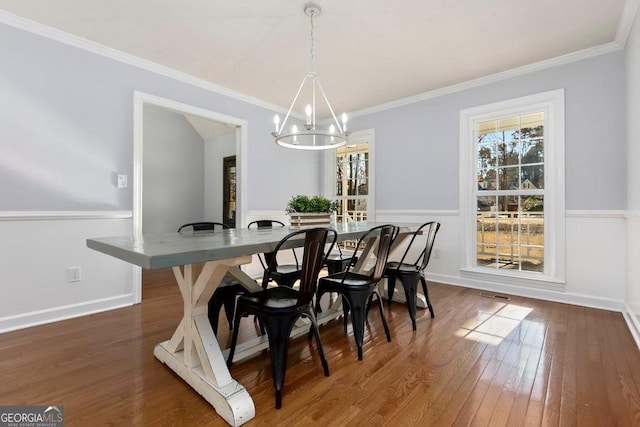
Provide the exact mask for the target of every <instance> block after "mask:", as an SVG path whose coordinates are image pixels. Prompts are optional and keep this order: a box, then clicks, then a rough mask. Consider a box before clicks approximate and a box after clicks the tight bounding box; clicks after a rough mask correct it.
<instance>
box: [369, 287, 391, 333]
mask: <svg viewBox="0 0 640 427" xmlns="http://www.w3.org/2000/svg"><path fill="white" fill-rule="evenodd" d="M374 294H375V296H376V299H377V300H378V307H379V308H380V317H381V318H382V326H384V333H385V334H386V335H387V341H388V342H391V334H390V333H389V325H387V316H385V314H384V306H383V304H382V298H380V294H379V293H378V291H375V292H374ZM371 300H372V301H373V296H372V298H371Z"/></svg>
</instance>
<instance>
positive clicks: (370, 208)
mask: <svg viewBox="0 0 640 427" xmlns="http://www.w3.org/2000/svg"><path fill="white" fill-rule="evenodd" d="M363 142H366V143H368V144H369V171H368V172H369V177H368V187H369V194H368V195H367V222H375V180H376V179H375V177H376V174H375V146H376V133H375V129H366V130H361V131H358V132H353V133H352V134H351V135H349V142H348V143H347V145H352V144H359V143H363ZM335 188H336V150H335V149H334V150H327V151H326V152H325V153H324V177H323V187H322V192H323V193H324V196H325V197H327V198H329V199H331V200H334V199H335V198H336V194H335Z"/></svg>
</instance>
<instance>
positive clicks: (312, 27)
mask: <svg viewBox="0 0 640 427" xmlns="http://www.w3.org/2000/svg"><path fill="white" fill-rule="evenodd" d="M309 15H310V17H311V18H310V19H311V70H309V71H310V72H312V73H313V74H315V73H316V57H315V41H314V40H315V38H314V31H313V30H314V26H313V16H314V15H315V13H314V12H311V13H310V14H309Z"/></svg>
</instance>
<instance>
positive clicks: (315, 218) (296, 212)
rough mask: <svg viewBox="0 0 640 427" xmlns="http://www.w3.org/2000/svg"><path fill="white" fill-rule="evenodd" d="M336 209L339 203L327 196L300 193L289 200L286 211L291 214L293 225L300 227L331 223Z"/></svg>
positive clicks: (293, 226)
mask: <svg viewBox="0 0 640 427" xmlns="http://www.w3.org/2000/svg"><path fill="white" fill-rule="evenodd" d="M336 210H338V204H337V203H336V202H335V201H332V200H329V199H327V198H326V197H322V196H311V197H309V196H305V195H302V194H298V195H296V196H293V197H292V198H291V200H289V202H288V203H287V207H286V209H285V212H287V213H288V214H289V220H290V222H291V227H292V228H300V227H315V226H322V225H329V224H331V215H332V214H333V212H335V211H336Z"/></svg>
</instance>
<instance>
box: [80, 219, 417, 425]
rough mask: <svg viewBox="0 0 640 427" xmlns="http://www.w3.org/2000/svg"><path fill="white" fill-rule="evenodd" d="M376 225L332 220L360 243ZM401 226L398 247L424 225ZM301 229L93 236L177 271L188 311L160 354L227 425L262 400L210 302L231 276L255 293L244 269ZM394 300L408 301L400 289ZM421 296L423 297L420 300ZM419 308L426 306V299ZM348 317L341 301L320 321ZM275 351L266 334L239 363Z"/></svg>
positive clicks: (96, 245)
mask: <svg viewBox="0 0 640 427" xmlns="http://www.w3.org/2000/svg"><path fill="white" fill-rule="evenodd" d="M378 225H382V223H373V222H369V223H367V222H351V223H337V224H335V223H334V224H332V225H331V227H332V228H334V229H335V230H336V231H337V240H338V241H339V242H340V241H345V240H355V239H358V238H359V237H360V236H361V235H362V234H364V233H365V232H366V231H367V230H369V229H370V228H372V227H376V226H378ZM395 225H397V226H398V227H399V228H400V232H399V234H398V237H397V238H396V240H395V241H394V243H393V247H392V251H393V249H395V248H397V247H398V246H399V245H400V244H401V243H402V241H403V240H404V239H405V238H406V237H407V236H409V235H411V233H414V232H415V231H416V230H417V228H418V227H419V224H409V223H405V224H395ZM292 231H295V230H294V229H292V228H290V227H287V226H285V227H280V228H268V229H260V228H258V229H246V228H233V229H228V230H221V231H200V232H193V233H186V234H185V233H177V232H173V233H160V234H142V235H140V236H117V237H103V238H94V239H87V242H86V243H87V246H88V247H89V248H91V249H94V250H96V251H99V252H102V253H104V254H107V255H111V256H113V257H116V258H118V259H121V260H124V261H126V262H129V263H131V264H135V265H137V266H140V267H142V268H146V269H152V270H155V269H161V268H172V270H173V274H174V276H175V278H176V283H177V285H178V288H179V290H180V295H181V297H182V302H183V316H182V319H181V321H180V323H179V324H178V326H177V327H176V330H175V332H174V333H173V335H172V336H171V337H169V339H168V340H166V341H163V342H161V343H159V344H157V345H156V346H155V348H154V356H155V357H156V358H157V359H158V360H159V361H161V362H162V363H164V364H166V365H167V366H168V367H169V368H170V369H171V370H173V371H174V372H175V373H176V374H177V375H178V376H179V377H181V378H182V379H183V380H184V381H185V382H186V383H187V384H189V385H190V386H191V387H192V388H193V389H194V390H195V391H196V392H198V393H199V394H200V395H201V396H202V397H203V398H204V399H205V400H206V401H207V402H209V403H210V404H211V405H212V406H213V408H214V409H215V410H216V412H217V413H218V414H219V415H220V416H221V417H222V418H223V419H224V420H225V421H227V423H229V424H230V425H233V426H238V425H241V424H244V423H246V422H247V421H249V420H250V419H252V418H253V417H254V416H255V405H254V403H253V400H252V399H251V396H250V395H249V393H248V392H247V390H246V389H245V387H244V386H243V385H242V384H240V383H238V382H237V381H235V380H234V379H233V377H232V376H231V374H230V372H229V369H228V368H227V364H226V360H225V358H226V355H227V354H228V349H222V348H221V347H220V345H219V343H218V341H217V339H216V337H215V335H214V332H213V329H212V328H211V325H210V324H209V320H208V316H207V310H208V302H209V299H210V298H211V296H212V295H213V292H214V291H215V290H216V288H217V287H218V286H219V285H220V284H221V283H223V279H224V277H225V276H231V277H233V279H235V280H236V281H237V282H239V283H240V284H242V286H244V287H245V288H246V289H247V290H248V291H249V292H258V291H261V290H262V289H263V288H262V286H261V285H260V284H259V283H258V282H257V281H256V280H255V279H254V278H253V277H250V276H249V275H247V274H246V273H245V272H244V271H243V270H242V269H241V268H240V266H242V265H243V264H249V263H251V261H252V257H253V255H255V254H258V253H268V252H272V251H273V250H274V249H275V247H276V245H277V244H278V242H280V240H281V239H282V238H284V237H285V236H286V235H288V234H289V233H291V232H292ZM303 243H304V239H303V237H301V238H299V239H295V240H293V246H294V247H300V246H303ZM375 247H376V240H375V239H372V240H371V241H370V242H368V243H367V245H366V246H365V249H364V251H363V252H362V253H361V254H359V257H358V262H357V263H356V265H355V266H354V267H353V268H354V270H355V271H364V270H366V268H367V264H368V262H369V261H370V260H371V259H372V256H373V253H374V249H375ZM396 294H397V295H394V300H395V299H396V297H397V299H398V300H399V301H404V295H400V294H398V293H396ZM420 296H421V295H419V297H420ZM418 304H419V306H421V307H426V302H425V301H424V299H421V300H420V301H418ZM340 315H342V309H341V308H339V303H338V304H336V305H335V306H334V307H332V308H331V307H330V308H329V309H327V310H323V311H322V313H319V315H318V319H317V320H318V323H319V324H324V323H326V322H329V321H330V320H333V319H335V318H337V317H339V316H340ZM308 330H309V326H308V324H305V323H304V321H300V322H299V324H298V325H297V326H296V327H295V328H294V329H293V331H292V333H291V337H296V336H300V335H303V334H306V333H307V332H308ZM266 348H268V340H267V338H266V337H265V336H258V337H256V338H254V339H250V340H248V341H246V342H243V343H239V344H238V345H237V347H236V353H235V357H234V360H240V359H244V358H247V357H250V356H252V355H255V354H256V353H258V352H260V351H262V350H264V349H266Z"/></svg>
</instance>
